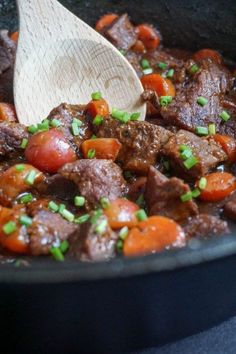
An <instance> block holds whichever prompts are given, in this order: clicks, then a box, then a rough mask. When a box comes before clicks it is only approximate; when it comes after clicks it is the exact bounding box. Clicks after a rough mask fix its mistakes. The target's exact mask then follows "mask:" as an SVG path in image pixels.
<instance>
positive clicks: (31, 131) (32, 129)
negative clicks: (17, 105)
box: [28, 124, 38, 134]
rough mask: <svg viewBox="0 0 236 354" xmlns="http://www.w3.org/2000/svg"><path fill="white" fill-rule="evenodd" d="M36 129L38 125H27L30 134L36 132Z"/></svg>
mask: <svg viewBox="0 0 236 354" xmlns="http://www.w3.org/2000/svg"><path fill="white" fill-rule="evenodd" d="M37 131H38V126H37V125H33V124H32V125H30V126H29V127H28V132H29V133H30V134H34V133H36V132H37Z"/></svg>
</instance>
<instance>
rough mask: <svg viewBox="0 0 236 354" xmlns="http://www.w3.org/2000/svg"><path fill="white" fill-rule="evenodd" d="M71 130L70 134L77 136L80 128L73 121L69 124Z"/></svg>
mask: <svg viewBox="0 0 236 354" xmlns="http://www.w3.org/2000/svg"><path fill="white" fill-rule="evenodd" d="M71 131H72V134H73V135H74V136H78V135H79V132H80V130H79V126H78V124H77V123H75V122H74V123H72V124H71Z"/></svg>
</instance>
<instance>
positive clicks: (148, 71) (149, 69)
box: [143, 68, 153, 75]
mask: <svg viewBox="0 0 236 354" xmlns="http://www.w3.org/2000/svg"><path fill="white" fill-rule="evenodd" d="M143 73H144V75H149V74H152V73H153V69H152V68H148V69H144V70H143Z"/></svg>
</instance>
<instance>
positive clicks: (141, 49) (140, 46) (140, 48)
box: [131, 40, 146, 54]
mask: <svg viewBox="0 0 236 354" xmlns="http://www.w3.org/2000/svg"><path fill="white" fill-rule="evenodd" d="M131 50H132V51H133V52H135V53H141V54H143V53H145V50H146V48H145V45H144V43H143V42H142V41H140V40H137V41H136V42H135V43H134V45H133V47H132V48H131Z"/></svg>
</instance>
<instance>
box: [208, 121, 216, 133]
mask: <svg viewBox="0 0 236 354" xmlns="http://www.w3.org/2000/svg"><path fill="white" fill-rule="evenodd" d="M208 132H209V135H215V133H216V125H215V124H213V123H211V124H209V125H208Z"/></svg>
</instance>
